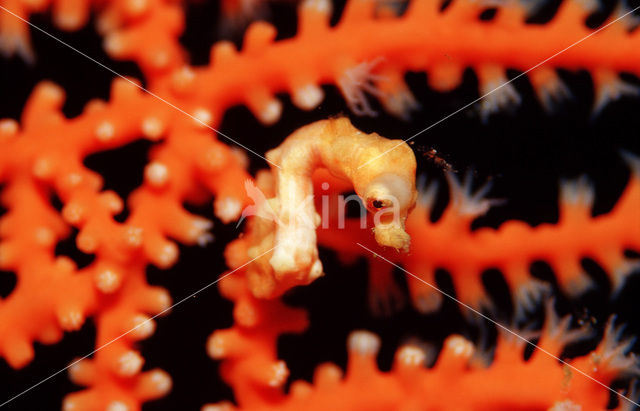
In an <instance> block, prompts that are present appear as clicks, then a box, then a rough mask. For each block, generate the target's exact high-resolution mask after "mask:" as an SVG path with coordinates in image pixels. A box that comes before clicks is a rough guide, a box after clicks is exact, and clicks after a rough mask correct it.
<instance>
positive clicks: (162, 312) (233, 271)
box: [0, 246, 277, 408]
mask: <svg viewBox="0 0 640 411" xmlns="http://www.w3.org/2000/svg"><path fill="white" fill-rule="evenodd" d="M276 247H277V246H276ZM276 247H273V248H272V249H270V250H268V251H265V252H264V253H262V254H260V255H259V256H257V257H255V258H253V259H251V260H249V261H247V262H246V263H244V264H242V265H241V266H240V267H238V268H236V269H234V270H232V271H229V272H228V273H226V274H225V275H223V276H222V277H220V278H218V279H216V280H215V281H213V282H211V283H209V284H207V285H205V286H204V287H202V288H201V289H199V290H198V291H196V292H193V293H191V294H190V295H188V296H186V297H184V298H183V299H182V300H180V301H178V302H177V303H175V304H173V305H171V306H170V307H168V308H165V309H164V310H162V311H160V312H159V313H158V314H156V315H154V316H153V317H151V318H148V319H146V320H145V321H143V322H141V323H140V324H138V325H136V326H135V327H133V328H132V329H130V330H129V331H127V332H125V333H123V334H121V335H119V336H118V337H116V338H114V339H113V340H111V341H109V342H107V343H104V344H103V345H101V346H100V347H98V348H96V349H95V350H93V351H91V352H90V353H89V354H87V355H85V356H84V357H81V358H78V359H77V360H75V361H73V362H72V363H71V364H69V365H67V366H66V367H64V368H63V369H61V370H58V371H56V372H54V373H53V374H51V375H50V376H48V377H47V378H45V379H43V380H42V381H40V382H38V383H36V384H34V385H32V386H31V387H29V388H27V389H26V390H24V391H22V392H21V393H19V394H16V395H14V396H13V397H11V398H9V399H8V400H6V401H5V402H3V403H2V404H0V408H2V407H4V406H5V405H7V404H9V403H10V402H11V401H13V400H15V399H16V398H19V397H21V396H22V395H24V394H26V393H27V392H29V391H31V390H32V389H34V388H36V387H37V386H39V385H40V384H43V383H45V382H46V381H49V380H50V379H52V378H53V377H55V376H56V375H58V374H60V373H62V372H64V371H66V370H68V369H69V368H71V367H73V366H74V365H76V364H77V363H79V362H80V361H82V360H84V359H85V358H88V357H90V356H92V355H93V354H95V353H96V352H98V351H100V350H101V349H103V348H105V347H107V346H109V345H111V344H113V343H114V342H116V341H118V340H119V339H120V338H122V337H124V336H125V335H127V334H129V333H131V332H133V331H135V330H137V329H138V328H140V327H142V326H144V325H145V324H147V323H148V322H149V321H152V320H153V319H155V318H157V317H159V316H161V315H162V314H164V313H166V312H167V311H169V310H171V309H172V308H173V307H176V306H177V305H179V304H182V303H183V302H185V301H187V300H188V299H190V298H192V297H194V296H195V295H196V294H199V293H201V292H202V291H204V290H206V289H207V288H209V287H211V286H212V285H215V284H217V283H218V282H219V281H222V280H223V279H225V278H227V277H228V276H230V275H231V274H233V273H235V272H236V271H238V270H239V269H241V268H243V267H246V266H247V265H249V264H250V263H252V262H253V261H255V260H257V259H258V258H260V257H262V256H263V255H266V254H268V253H270V252H271V251H273V250H274V249H275V248H276Z"/></svg>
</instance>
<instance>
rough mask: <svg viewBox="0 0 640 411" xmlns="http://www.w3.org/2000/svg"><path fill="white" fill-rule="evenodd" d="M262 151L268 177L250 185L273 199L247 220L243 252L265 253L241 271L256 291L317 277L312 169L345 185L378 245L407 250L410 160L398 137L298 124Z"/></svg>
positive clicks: (342, 123)
mask: <svg viewBox="0 0 640 411" xmlns="http://www.w3.org/2000/svg"><path fill="white" fill-rule="evenodd" d="M266 156H267V159H268V160H269V162H270V163H271V164H272V167H271V175H270V176H268V177H265V175H263V176H262V179H261V178H260V177H259V178H258V185H259V187H260V188H261V189H262V190H264V191H268V190H269V188H271V189H272V190H273V193H274V194H275V198H273V199H271V200H269V201H265V202H263V204H262V205H259V207H261V208H262V209H263V210H262V211H261V212H259V213H257V215H258V216H262V217H264V216H265V215H267V214H268V215H270V218H254V221H253V222H252V223H251V225H250V231H251V234H252V235H253V239H254V240H253V247H251V248H250V249H249V257H250V258H256V257H257V256H260V255H262V254H265V253H266V254H267V255H266V256H265V258H258V259H257V261H256V263H255V264H253V268H252V269H250V270H249V282H250V287H251V290H252V292H253V293H254V294H255V295H256V296H262V297H274V296H277V295H280V294H282V293H283V292H284V291H286V290H287V289H288V288H291V287H293V286H295V285H301V284H308V283H310V282H311V281H313V280H314V279H316V278H318V277H320V276H321V275H322V273H323V269H322V263H321V262H320V260H319V258H318V249H317V244H316V231H315V230H316V227H317V226H318V225H319V223H320V216H319V215H318V214H317V213H316V209H315V205H314V201H313V183H312V175H313V173H314V171H316V170H317V169H320V168H326V169H327V170H328V171H329V172H330V173H331V174H332V175H333V176H335V177H337V178H339V179H342V180H346V181H348V182H349V183H350V184H351V185H353V188H354V190H355V192H356V194H357V195H358V196H359V197H360V198H361V199H363V201H364V203H365V204H366V207H367V209H368V210H369V211H370V212H371V213H373V217H374V218H373V223H374V228H373V232H374V235H375V239H376V241H377V242H378V244H380V245H382V246H388V247H393V248H395V249H397V250H401V251H404V252H407V251H408V250H409V245H410V237H409V234H407V232H406V231H405V221H406V219H407V215H408V214H409V212H410V211H411V210H412V209H413V207H414V206H415V203H416V199H417V192H416V186H415V174H416V159H415V156H414V154H413V151H412V150H411V148H409V146H408V145H407V144H406V143H404V142H403V141H401V140H389V139H386V138H384V137H381V136H380V135H378V134H376V133H372V134H366V133H363V132H361V131H360V130H358V129H356V128H355V127H354V126H353V125H352V124H351V122H350V121H349V119H347V118H345V117H341V118H335V119H329V120H322V121H318V122H315V123H312V124H309V125H307V126H305V127H302V128H300V129H298V130H297V131H295V132H294V133H293V134H291V135H290V136H289V137H287V139H286V140H285V141H284V142H283V143H282V144H281V145H280V146H279V147H277V148H275V149H273V150H271V151H269V152H267V154H266ZM264 208H269V209H270V210H271V211H270V212H267V213H265V212H264ZM271 249H273V251H272V252H269V250H271Z"/></svg>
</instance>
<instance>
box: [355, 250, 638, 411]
mask: <svg viewBox="0 0 640 411" xmlns="http://www.w3.org/2000/svg"><path fill="white" fill-rule="evenodd" d="M356 244H358V245H359V246H360V247H362V248H364V249H365V250H367V251H369V252H370V253H372V254H373V256H374V257H376V258H380V259H382V260H384V261H386V262H388V263H389V264H391V265H392V266H394V267H396V268H398V269H399V270H402V271H403V272H404V273H406V274H408V275H410V276H411V277H413V278H415V279H416V280H418V281H420V282H421V283H423V284H426V285H428V286H429V287H431V288H433V289H434V290H436V291H437V292H439V293H440V294H442V295H444V296H445V297H447V298H449V299H451V300H453V301H455V302H456V303H458V304H460V305H461V306H463V307H464V308H466V309H468V310H470V311H472V312H473V313H475V314H477V315H479V316H480V317H482V318H484V319H485V320H487V321H489V322H490V323H492V324H494V325H495V326H497V327H499V328H501V329H502V330H504V331H506V332H508V333H509V334H511V335H513V336H515V337H516V338H518V339H519V340H521V341H523V342H524V343H526V344H529V345H530V346H532V347H534V348H536V349H538V350H540V351H542V352H543V353H545V354H547V355H548V356H549V357H551V358H553V359H555V360H557V361H559V362H560V363H562V364H563V365H566V366H567V367H569V368H571V369H572V370H573V371H575V372H577V373H579V374H581V375H583V376H585V377H587V378H588V379H590V380H592V381H593V382H596V383H598V384H600V385H601V386H603V387H604V388H606V389H607V390H609V391H611V392H612V393H614V394H616V395H618V396H619V397H620V398H624V399H625V400H627V401H629V402H630V403H631V404H633V405H635V406H636V407H640V404H638V403H637V402H634V401H633V400H632V399H630V398H628V397H626V396H625V395H623V394H622V393H620V392H618V391H616V390H614V389H613V388H611V387H609V386H608V385H606V384H604V383H603V382H601V381H599V380H597V379H595V378H593V377H592V376H590V375H589V374H587V373H585V372H584V371H582V370H580V369H579V368H576V367H575V366H573V365H571V364H569V363H568V362H566V361H564V360H562V359H560V358H558V357H556V356H555V355H553V354H552V353H550V352H549V351H547V350H545V349H544V348H541V347H539V346H538V345H537V344H534V343H532V342H531V341H529V340H528V339H526V338H525V337H523V336H521V335H520V334H518V333H516V332H515V331H513V330H511V329H510V328H509V327H506V326H504V325H502V324H500V323H499V322H497V321H496V320H494V319H492V318H491V317H488V316H486V315H484V314H482V313H481V312H480V311H478V310H476V309H475V308H473V307H471V306H470V305H468V304H465V303H463V302H462V301H460V300H458V299H457V298H456V297H454V296H452V295H451V294H448V293H447V292H445V291H442V290H441V289H439V288H438V287H436V286H435V285H433V284H431V283H429V282H427V281H425V280H423V279H422V278H420V277H418V276H417V275H415V274H413V273H411V272H409V271H407V270H405V269H404V268H403V267H401V266H399V265H398V264H396V263H394V262H393V261H390V260H388V259H386V258H384V257H383V256H381V255H380V254H378V253H376V252H375V251H373V250H370V249H369V248H367V247H365V246H363V245H362V244H360V243H356Z"/></svg>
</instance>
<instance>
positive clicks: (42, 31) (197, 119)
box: [0, 5, 280, 168]
mask: <svg viewBox="0 0 640 411" xmlns="http://www.w3.org/2000/svg"><path fill="white" fill-rule="evenodd" d="M0 10H4V11H5V12H7V13H9V14H11V15H12V16H14V17H15V18H17V19H20V20H22V21H23V22H24V23H27V24H28V25H29V26H31V27H33V28H34V29H36V30H38V31H39V32H41V33H44V34H46V35H47V36H49V37H51V38H52V39H54V40H55V41H57V42H58V43H61V44H63V45H64V46H67V47H68V48H70V49H71V50H73V51H75V52H76V53H78V54H80V55H81V56H83V57H85V58H87V59H89V60H91V61H93V62H94V63H96V64H97V65H99V66H100V67H102V68H104V69H105V70H108V71H110V72H111V73H112V74H115V75H116V76H118V77H120V78H121V79H124V80H126V81H128V82H129V83H131V84H133V85H134V86H136V87H138V88H139V89H140V90H142V91H144V92H145V93H147V94H149V95H151V96H152V97H155V98H156V99H158V100H160V101H162V102H163V103H165V104H166V105H168V106H169V107H171V108H173V109H174V110H176V111H179V112H180V113H182V114H184V115H186V116H188V117H190V118H191V119H193V120H194V121H196V122H197V123H199V124H200V125H202V126H204V127H206V128H208V129H210V130H212V131H214V132H216V133H217V134H219V135H221V136H222V137H224V138H226V139H227V140H229V141H231V142H232V143H234V144H236V145H238V146H240V147H242V148H244V149H245V150H247V151H248V152H250V153H253V154H255V155H256V156H258V157H260V158H261V159H263V160H264V161H266V162H267V163H269V164H271V165H273V166H275V167H278V168H280V166H279V165H277V164H275V163H272V162H271V161H269V160H267V159H266V158H265V157H263V156H261V155H260V154H258V153H256V152H255V151H253V150H251V149H250V148H249V147H247V146H245V145H243V144H241V143H239V142H237V141H236V140H234V139H232V138H231V137H229V136H228V135H226V134H224V133H223V132H221V131H220V130H216V129H215V128H213V127H211V126H210V125H208V124H207V123H205V122H203V121H202V120H200V119H199V118H197V117H195V116H193V115H191V114H189V113H187V112H186V111H184V110H182V109H181V108H180V107H178V106H176V105H175V104H173V103H171V102H170V101H167V100H165V99H163V98H162V97H160V96H158V95H157V94H155V93H153V92H151V91H149V90H147V89H146V88H144V87H142V86H141V85H139V84H137V83H136V82H135V81H132V80H131V79H129V78H127V77H125V76H123V75H122V74H120V73H118V72H116V71H115V70H113V69H112V68H110V67H108V66H106V65H104V64H102V63H101V62H99V61H98V60H96V59H94V58H93V57H91V56H89V55H87V54H85V53H83V52H82V51H80V50H78V49H77V48H75V47H73V46H72V45H70V44H68V43H65V42H64V41H62V40H60V39H59V38H57V37H56V36H54V35H53V34H50V33H48V32H46V31H45V30H43V29H41V28H40V27H38V26H36V25H35V24H33V23H31V22H30V21H29V20H25V19H23V18H22V17H20V16H18V15H17V14H15V13H14V12H12V11H11V10H9V9H7V8H6V7H3V6H1V5H0Z"/></svg>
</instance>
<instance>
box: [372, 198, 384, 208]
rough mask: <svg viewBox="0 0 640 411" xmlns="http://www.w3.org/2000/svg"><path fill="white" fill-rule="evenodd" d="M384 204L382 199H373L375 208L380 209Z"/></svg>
mask: <svg viewBox="0 0 640 411" xmlns="http://www.w3.org/2000/svg"><path fill="white" fill-rule="evenodd" d="M383 206H384V204H383V203H382V201H380V200H373V208H377V209H380V208H382V207H383Z"/></svg>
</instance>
